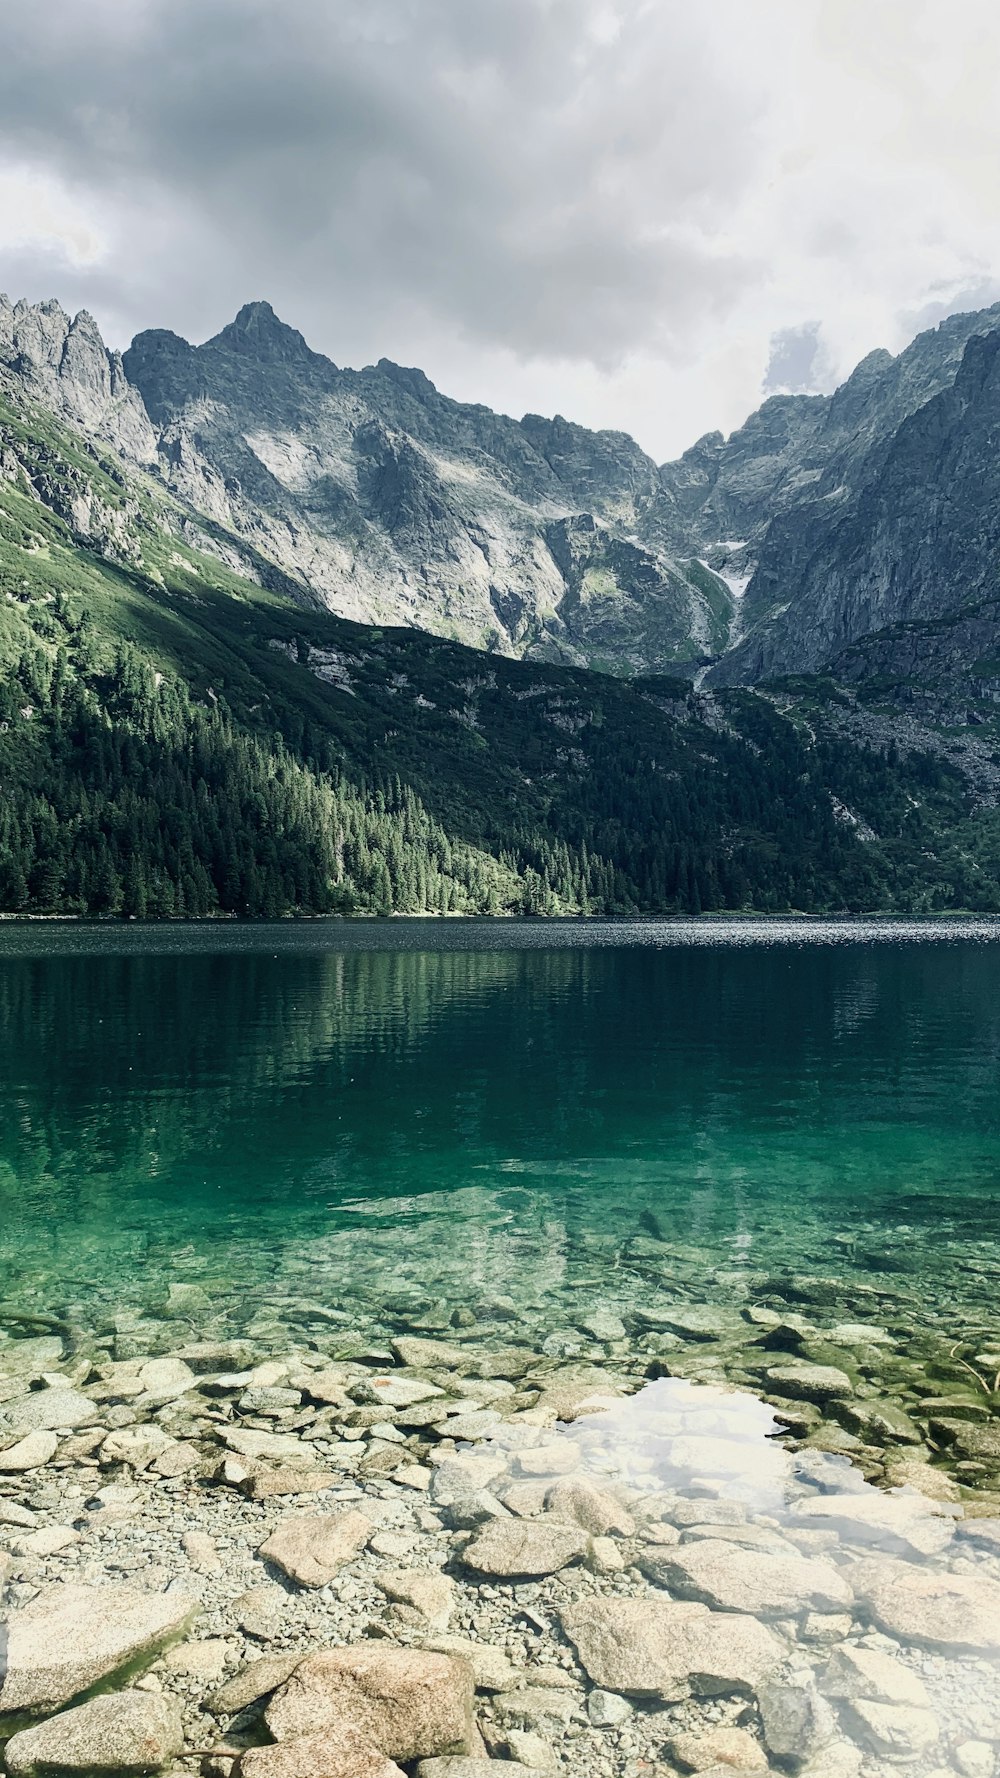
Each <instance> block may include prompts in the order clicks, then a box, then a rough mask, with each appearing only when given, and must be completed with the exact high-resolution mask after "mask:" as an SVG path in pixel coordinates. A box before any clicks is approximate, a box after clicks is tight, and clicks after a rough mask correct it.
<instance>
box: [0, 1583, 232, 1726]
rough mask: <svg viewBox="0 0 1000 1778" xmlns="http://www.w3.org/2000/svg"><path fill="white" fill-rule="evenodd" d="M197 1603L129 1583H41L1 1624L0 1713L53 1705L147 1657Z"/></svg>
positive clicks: (178, 1627) (183, 1623)
mask: <svg viewBox="0 0 1000 1778" xmlns="http://www.w3.org/2000/svg"><path fill="white" fill-rule="evenodd" d="M197 1605H198V1601H197V1600H196V1599H194V1598H192V1597H191V1596H190V1595H189V1594H186V1593H181V1592H170V1593H143V1592H140V1591H139V1590H138V1589H137V1588H133V1587H84V1586H76V1585H67V1586H57V1587H47V1588H46V1589H45V1590H44V1592H42V1593H40V1594H39V1595H38V1597H37V1599H33V1600H32V1601H31V1604H30V1605H26V1606H25V1607H24V1608H23V1610H21V1611H15V1612H12V1613H11V1616H10V1618H9V1620H8V1624H7V1670H6V1675H5V1677H4V1679H3V1683H2V1684H0V1714H3V1715H9V1714H10V1715H13V1714H16V1713H17V1712H19V1711H28V1712H32V1713H38V1712H43V1711H48V1710H57V1709H58V1708H59V1706H60V1705H62V1704H68V1703H69V1702H70V1700H71V1699H72V1698H75V1697H78V1696H79V1694H80V1693H81V1692H85V1691H89V1689H90V1687H91V1686H93V1685H97V1684H98V1682H99V1681H100V1680H102V1679H106V1678H107V1677H108V1675H109V1674H112V1673H116V1672H117V1671H118V1669H119V1668H121V1667H124V1666H126V1665H127V1664H128V1663H130V1662H132V1661H135V1660H138V1659H139V1658H140V1657H141V1656H143V1655H149V1656H152V1655H154V1654H155V1653H156V1652H157V1651H158V1650H159V1649H160V1648H162V1646H163V1644H164V1643H165V1642H167V1641H169V1640H170V1638H171V1637H172V1636H176V1635H178V1634H179V1633H180V1632H181V1631H182V1630H183V1629H184V1628H185V1627H186V1625H187V1624H188V1623H189V1621H190V1619H191V1618H192V1616H193V1614H194V1612H195V1611H196V1609H197Z"/></svg>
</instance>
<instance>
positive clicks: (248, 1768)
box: [239, 1730, 405, 1778]
mask: <svg viewBox="0 0 1000 1778" xmlns="http://www.w3.org/2000/svg"><path fill="white" fill-rule="evenodd" d="M239 1769H240V1778H405V1773H404V1772H403V1771H402V1770H401V1768H400V1767H399V1766H397V1765H396V1763H395V1761H394V1760H391V1759H386V1757H385V1755H384V1754H381V1753H379V1752H378V1750H377V1749H376V1748H374V1747H372V1746H370V1745H369V1743H368V1742H366V1741H365V1740H364V1739H363V1738H362V1737H361V1736H359V1735H356V1734H353V1733H352V1732H350V1731H346V1732H345V1733H343V1734H341V1733H338V1732H336V1731H334V1730H327V1731H325V1732H324V1733H322V1734H318V1735H301V1736H299V1737H298V1738H297V1739H296V1740H294V1741H279V1742H277V1743H276V1744H275V1745H274V1746H273V1747H251V1748H249V1749H248V1751H247V1752H246V1753H244V1755H243V1758H242V1759H241V1761H240V1768H239Z"/></svg>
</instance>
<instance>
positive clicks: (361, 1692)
mask: <svg viewBox="0 0 1000 1778" xmlns="http://www.w3.org/2000/svg"><path fill="white" fill-rule="evenodd" d="M473 1698H474V1687H473V1679H472V1669H471V1668H470V1667H469V1666H468V1665H467V1664H466V1662H465V1661H462V1660H456V1659H455V1658H454V1657H453V1656H451V1655H438V1654H429V1653H427V1652H425V1651H423V1650H419V1649H402V1648H394V1647H392V1646H390V1645H387V1644H380V1643H375V1642H373V1643H359V1644H356V1645H355V1646H354V1647H353V1648H331V1649H324V1650H322V1651H321V1652H320V1653H318V1654H314V1655H308V1656H307V1657H306V1659H305V1660H304V1661H301V1662H300V1664H299V1665H298V1667H296V1669H295V1672H294V1673H293V1674H292V1676H291V1678H290V1679H289V1680H288V1681H287V1682H286V1684H285V1685H283V1686H282V1688H281V1690H280V1691H279V1692H278V1693H277V1694H276V1696H275V1697H274V1698H273V1699H272V1701H271V1703H270V1704H269V1705H268V1708H267V1710H266V1712H265V1720H266V1722H267V1726H268V1728H269V1729H270V1731H271V1733H272V1735H274V1737H275V1739H276V1740H278V1741H291V1740H296V1739H298V1738H299V1737H300V1736H303V1735H320V1734H323V1733H325V1732H327V1731H331V1730H335V1731H337V1732H347V1731H351V1732H353V1733H354V1734H356V1735H357V1736H358V1737H359V1738H360V1739H361V1740H363V1741H364V1742H367V1743H368V1744H369V1745H370V1746H371V1747H373V1748H375V1749H376V1750H377V1751H378V1752H379V1753H382V1754H385V1755H387V1756H388V1757H389V1758H390V1759H394V1760H400V1761H403V1762H404V1763H405V1762H407V1761H409V1760H416V1759H427V1758H430V1757H431V1756H432V1755H434V1754H444V1753H463V1752H465V1751H466V1749H467V1747H468V1744H469V1741H470V1737H471V1735H472V1724H473V1716H472V1706H473Z"/></svg>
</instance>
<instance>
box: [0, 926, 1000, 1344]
mask: <svg viewBox="0 0 1000 1778" xmlns="http://www.w3.org/2000/svg"><path fill="white" fill-rule="evenodd" d="M998 932H1000V928H997V927H995V926H993V925H991V924H989V923H985V924H977V925H968V926H965V927H962V928H957V929H954V930H952V929H949V928H947V927H942V926H936V927H934V928H932V929H930V931H929V933H928V934H926V935H922V934H921V933H920V931H919V929H915V928H910V927H898V926H896V927H893V926H886V927H876V928H863V927H857V926H849V925H841V926H832V927H822V926H814V925H801V924H799V925H791V924H789V925H786V926H780V925H778V926H768V925H754V926H749V927H748V926H738V925H736V926H734V925H723V924H719V925H713V926H704V925H701V926H698V927H696V928H685V927H683V926H677V925H673V926H656V925H653V924H645V925H641V926H630V925H625V924H614V925H608V926H592V925H583V924H577V925H574V924H566V925H564V926H551V925H542V924H537V925H536V924H532V925H527V926H514V925H510V924H505V923H489V922H483V923H477V924H475V925H471V924H466V925H461V926H460V925H458V924H456V925H454V926H449V925H446V924H442V923H440V922H393V923H382V922H372V923H357V924H353V923H352V924H348V925H327V926H308V927H287V926H283V927H276V928H273V927H256V928H235V927H226V928H169V929H165V930H153V931H148V932H147V931H143V930H137V929H122V928H110V927H106V928H74V927H45V928H41V927H37V926H36V927H25V926H13V925H8V926H5V927H2V928H0V1079H2V1082H3V1088H2V1099H0V1299H2V1302H3V1304H4V1313H5V1314H10V1313H32V1314H51V1315H54V1316H57V1317H69V1318H71V1319H76V1320H77V1321H83V1322H85V1323H94V1324H95V1325H97V1324H100V1325H104V1324H108V1325H110V1324H111V1320H113V1318H114V1317H115V1316H117V1317H118V1318H119V1324H121V1320H122V1317H123V1316H127V1315H128V1314H130V1313H131V1314H133V1315H139V1316H142V1315H146V1314H149V1313H153V1314H156V1313H158V1312H159V1311H160V1309H161V1308H162V1307H163V1305H164V1303H165V1301H166V1296H167V1292H168V1290H169V1286H170V1284H171V1283H177V1282H182V1283H183V1282H187V1283H193V1284H195V1285H196V1286H198V1288H199V1290H200V1291H201V1292H202V1293H203V1298H199V1299H198V1300H199V1302H200V1303H201V1307H200V1308H199V1309H198V1311H197V1313H198V1315H199V1317H200V1319H201V1321H202V1322H207V1321H208V1320H210V1319H211V1320H213V1324H217V1325H218V1326H220V1327H221V1326H225V1327H228V1328H240V1327H243V1328H245V1327H247V1326H250V1327H251V1328H253V1327H254V1326H256V1327H257V1329H258V1330H262V1329H263V1328H264V1326H265V1324H266V1323H267V1321H268V1318H270V1320H271V1322H272V1323H274V1322H276V1323H278V1324H279V1325H280V1324H282V1323H287V1324H288V1325H289V1326H292V1327H296V1326H298V1327H299V1328H302V1327H309V1326H312V1327H313V1328H314V1329H315V1326H316V1325H317V1316H318V1319H319V1321H321V1322H322V1321H323V1318H324V1315H325V1322H324V1325H326V1326H327V1327H328V1328H332V1329H334V1330H335V1331H336V1330H338V1329H339V1330H341V1331H342V1332H343V1335H344V1337H345V1338H347V1337H348V1336H350V1337H352V1338H369V1339H372V1338H374V1339H376V1340H377V1339H378V1338H379V1337H381V1336H384V1334H385V1332H386V1329H387V1328H391V1326H392V1325H396V1326H398V1325H401V1324H406V1325H411V1326H420V1325H426V1326H428V1327H433V1326H445V1325H447V1323H448V1318H449V1316H450V1315H452V1314H453V1313H454V1311H455V1309H456V1308H462V1307H465V1308H470V1307H471V1309H472V1311H473V1312H478V1313H480V1314H482V1315H485V1316H487V1317H488V1316H490V1315H495V1316H496V1317H498V1321H504V1318H506V1324H507V1325H508V1326H509V1324H510V1322H511V1320H512V1318H514V1317H516V1318H517V1319H518V1321H519V1323H520V1326H521V1328H522V1330H524V1331H526V1333H527V1337H529V1338H531V1339H532V1340H534V1341H537V1342H538V1343H540V1344H543V1343H544V1342H545V1340H546V1339H549V1340H555V1341H556V1343H557V1344H558V1341H559V1339H560V1337H561V1331H560V1330H562V1334H563V1335H565V1337H566V1339H567V1340H568V1342H569V1343H568V1344H567V1345H566V1346H565V1349H566V1350H575V1349H576V1347H574V1345H573V1341H574V1340H575V1341H576V1342H577V1345H578V1346H579V1345H580V1344H581V1342H582V1344H583V1346H584V1347H585V1346H586V1344H587V1336H585V1335H581V1334H579V1333H578V1332H577V1333H576V1334H573V1333H572V1332H570V1333H568V1334H566V1330H567V1328H569V1329H572V1327H573V1325H574V1323H575V1322H576V1321H577V1320H579V1318H580V1304H581V1303H586V1304H588V1305H590V1306H591V1307H592V1306H593V1304H594V1303H597V1304H599V1305H600V1304H606V1305H608V1306H609V1307H611V1308H612V1309H614V1310H626V1309H630V1308H633V1309H634V1307H635V1306H636V1304H637V1303H638V1304H641V1302H642V1300H643V1298H644V1296H645V1295H647V1294H648V1292H649V1290H650V1289H651V1288H653V1287H655V1289H656V1290H658V1291H660V1292H661V1293H662V1292H664V1291H666V1292H668V1293H672V1294H674V1295H675V1296H677V1297H679V1298H681V1299H683V1300H687V1301H690V1302H695V1303H700V1302H710V1303H718V1304H720V1305H722V1306H724V1307H732V1308H737V1307H739V1306H740V1305H741V1304H743V1303H745V1302H746V1301H747V1300H748V1299H750V1298H752V1299H754V1300H757V1299H759V1298H761V1297H764V1298H766V1297H767V1295H768V1288H769V1285H770V1284H771V1283H772V1282H773V1281H774V1280H775V1278H777V1280H778V1282H779V1283H781V1284H782V1287H783V1288H784V1287H787V1286H789V1281H791V1297H790V1300H793V1301H794V1300H795V1280H796V1279H797V1278H799V1277H800V1276H801V1275H805V1276H806V1277H807V1278H808V1277H812V1278H815V1277H816V1276H817V1275H818V1276H820V1277H822V1278H828V1279H829V1278H831V1277H832V1278H834V1279H838V1280H840V1281H841V1284H842V1286H843V1288H844V1289H845V1290H847V1291H848V1298H845V1301H846V1305H847V1309H848V1310H851V1311H852V1312H853V1314H854V1316H855V1318H858V1316H859V1313H860V1310H861V1309H863V1308H864V1305H865V1302H866V1300H867V1299H868V1298H869V1297H870V1300H871V1303H872V1305H873V1309H872V1313H874V1310H875V1309H877V1308H879V1307H880V1306H881V1310H882V1318H883V1319H884V1318H885V1314H886V1313H888V1312H889V1311H890V1310H892V1311H893V1312H895V1313H896V1314H897V1315H898V1314H900V1313H902V1312H903V1311H904V1310H905V1312H906V1313H907V1314H908V1315H909V1316H910V1317H911V1319H912V1320H914V1321H915V1322H917V1323H919V1325H920V1326H921V1327H927V1328H929V1329H931V1330H936V1333H937V1334H938V1335H939V1336H940V1338H941V1339H942V1340H944V1339H946V1338H949V1337H950V1338H952V1339H955V1340H957V1339H959V1338H962V1337H966V1335H968V1336H969V1337H971V1338H972V1339H973V1344H975V1337H976V1333H977V1330H978V1329H979V1328H980V1327H981V1328H982V1330H983V1337H985V1334H986V1333H987V1332H988V1331H989V1327H990V1325H991V1321H990V1317H991V1316H994V1318H995V1311H994V1301H993V1299H994V1297H995V1278H996V1276H997V1270H996V1264H997V1257H998V1254H997V1246H998V1233H1000V1230H998V1218H997V1206H998V1130H1000V1096H998V1086H1000V944H998V943H997V935H998ZM852 1291H853V1292H855V1297H854V1298H852V1299H850V1300H848V1299H849V1298H850V1292H852ZM813 1294H814V1296H815V1291H814V1293H813ZM820 1296H822V1291H821V1292H820ZM804 1300H806V1301H809V1300H810V1298H809V1291H808V1289H807V1291H806V1296H805V1299H804ZM477 1305H478V1311H477ZM497 1305H499V1307H498V1306H497ZM843 1312H844V1311H843V1309H842V1310H841V1313H842V1315H843ZM102 1318H103V1320H102ZM109 1318H111V1319H110V1320H109ZM393 1318H395V1319H393ZM863 1318H865V1319H871V1318H872V1314H871V1313H870V1314H866V1315H865V1316H864V1317H863ZM2 1319H3V1316H0V1320H2ZM980 1343H981V1342H980Z"/></svg>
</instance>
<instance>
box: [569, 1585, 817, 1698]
mask: <svg viewBox="0 0 1000 1778" xmlns="http://www.w3.org/2000/svg"><path fill="white" fill-rule="evenodd" d="M562 1626H563V1629H564V1630H565V1632H566V1634H567V1636H568V1637H569V1639H570V1641H571V1642H572V1643H574V1644H575V1646H576V1651H577V1654H578V1655H579V1657H580V1661H581V1664H582V1665H583V1667H584V1669H585V1670H586V1672H587V1673H588V1674H589V1676H590V1678H591V1679H592V1680H593V1682H594V1684H595V1685H599V1686H603V1687H605V1688H606V1689H607V1690H609V1691H613V1692H626V1693H628V1694H630V1695H631V1696H633V1697H640V1698H642V1697H645V1698H663V1699H665V1700H666V1701H667V1702H668V1703H669V1702H674V1701H676V1700H679V1699H681V1698H686V1697H687V1696H689V1694H690V1693H691V1692H696V1693H700V1694H705V1695H708V1696H711V1695H712V1694H714V1693H729V1692H735V1693H747V1694H753V1693H754V1692H755V1691H756V1689H757V1687H758V1686H759V1685H760V1684H761V1683H762V1681H763V1680H764V1679H765V1677H766V1676H767V1675H768V1674H769V1673H770V1672H772V1671H773V1670H774V1668H776V1667H777V1666H778V1665H779V1664H780V1662H781V1660H782V1657H783V1654H784V1649H783V1646H782V1644H781V1643H780V1642H779V1641H778V1639H777V1637H776V1636H774V1635H773V1634H772V1633H771V1631H770V1630H768V1628H767V1626H766V1625H765V1624H761V1623H758V1622H757V1621H756V1620H755V1619H753V1618H739V1617H735V1616H729V1615H727V1614H725V1613H722V1612H712V1611H709V1610H708V1609H707V1607H705V1606H704V1605H686V1604H672V1603H670V1602H668V1601H666V1600H663V1601H661V1600H658V1599H657V1600H647V1599H594V1600H586V1601H583V1602H581V1603H580V1604H578V1605H572V1606H570V1607H569V1608H568V1609H567V1610H566V1611H564V1612H563V1613H562Z"/></svg>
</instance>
